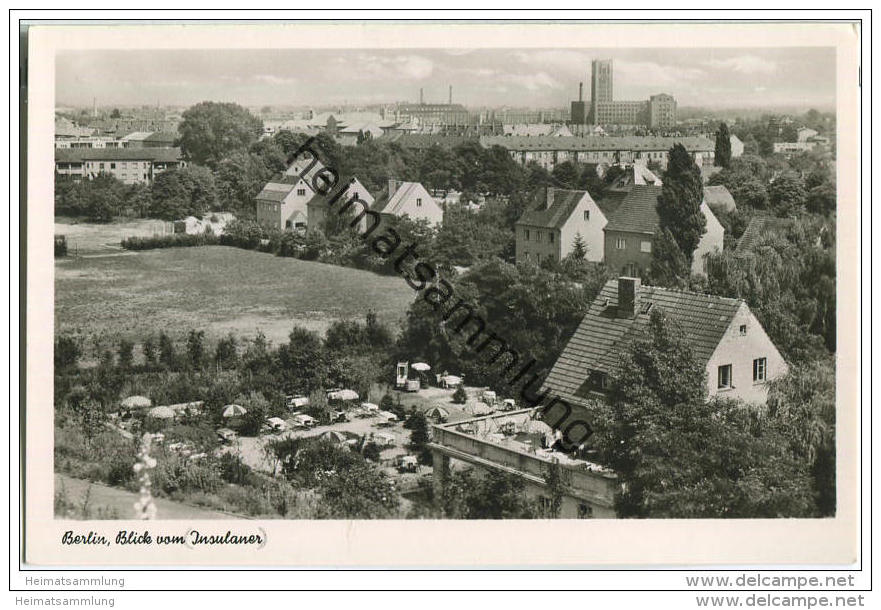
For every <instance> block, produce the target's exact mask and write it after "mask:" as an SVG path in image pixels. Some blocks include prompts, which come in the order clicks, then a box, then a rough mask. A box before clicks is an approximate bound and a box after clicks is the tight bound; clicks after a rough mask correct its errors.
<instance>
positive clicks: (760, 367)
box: [753, 358, 768, 383]
mask: <svg viewBox="0 0 881 610" xmlns="http://www.w3.org/2000/svg"><path fill="white" fill-rule="evenodd" d="M767 378H768V359H767V358H756V359H755V360H753V381H754V382H756V383H758V382H760V381H765V380H766V379H767Z"/></svg>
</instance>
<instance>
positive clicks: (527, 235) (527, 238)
mask: <svg viewBox="0 0 881 610" xmlns="http://www.w3.org/2000/svg"><path fill="white" fill-rule="evenodd" d="M523 236H524V237H525V238H526V241H529V229H524V230H523Z"/></svg>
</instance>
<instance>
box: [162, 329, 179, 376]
mask: <svg viewBox="0 0 881 610" xmlns="http://www.w3.org/2000/svg"><path fill="white" fill-rule="evenodd" d="M159 362H161V363H162V365H163V366H164V367H165V368H167V369H169V370H173V369H175V368H176V367H177V354H176V353H175V351H174V343H172V342H171V337H169V336H168V335H166V334H165V333H164V332H161V333H159Z"/></svg>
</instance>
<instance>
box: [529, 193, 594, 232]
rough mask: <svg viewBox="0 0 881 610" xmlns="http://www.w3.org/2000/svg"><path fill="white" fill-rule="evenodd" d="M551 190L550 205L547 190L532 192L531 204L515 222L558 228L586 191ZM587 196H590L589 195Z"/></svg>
mask: <svg viewBox="0 0 881 610" xmlns="http://www.w3.org/2000/svg"><path fill="white" fill-rule="evenodd" d="M551 190H553V200H552V201H551V205H550V206H548V205H547V191H546V190H545V189H540V190H539V191H537V192H536V193H534V194H533V199H532V205H531V206H530V207H529V208H528V209H527V210H526V211H525V212H524V213H523V216H521V217H520V220H518V221H517V224H525V225H531V226H535V227H544V228H546V229H559V228H561V227H562V226H563V225H564V224H566V221H567V220H569V217H570V216H572V212H574V211H575V208H577V207H578V202H579V201H581V200H582V199H583V198H584V196H585V195H587V191H569V190H564V189H556V188H555V189H551ZM587 196H588V197H590V195H587Z"/></svg>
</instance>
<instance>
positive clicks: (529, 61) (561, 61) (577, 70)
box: [514, 49, 596, 74]
mask: <svg viewBox="0 0 881 610" xmlns="http://www.w3.org/2000/svg"><path fill="white" fill-rule="evenodd" d="M514 58H515V59H517V60H518V61H519V62H520V63H523V64H526V65H530V66H541V67H542V68H544V69H546V70H551V71H559V70H561V71H565V72H569V73H574V74H588V73H590V60H591V59H596V58H595V57H593V56H592V55H590V54H588V53H583V52H581V51H570V50H567V49H556V50H554V49H552V50H542V51H518V52H516V53H514Z"/></svg>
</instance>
